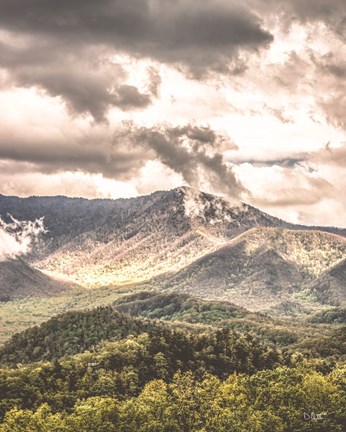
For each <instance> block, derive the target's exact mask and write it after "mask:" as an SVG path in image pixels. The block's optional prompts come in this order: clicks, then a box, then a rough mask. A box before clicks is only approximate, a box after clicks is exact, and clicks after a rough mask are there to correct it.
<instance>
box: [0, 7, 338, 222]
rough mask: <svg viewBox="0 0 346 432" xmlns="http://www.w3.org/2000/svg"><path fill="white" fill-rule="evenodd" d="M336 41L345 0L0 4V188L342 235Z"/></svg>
mask: <svg viewBox="0 0 346 432" xmlns="http://www.w3.org/2000/svg"><path fill="white" fill-rule="evenodd" d="M345 42H346V2H345V0H314V1H302V0H285V1H284V0H275V1H274V0H243V1H242V2H239V1H235V0H203V1H201V0H199V1H197V0H184V1H183V0H127V1H126V2H125V1H123V0H98V1H94V0H73V1H69V0H50V1H47V0H25V2H23V1H22V0H1V2H0V193H1V194H4V195H17V196H23V197H25V196H30V195H67V196H82V197H86V198H95V197H105V198H118V197H131V196H137V195H143V194H148V193H151V192H153V191H155V190H163V189H171V188H174V187H178V186H180V185H189V186H191V187H194V188H196V189H200V190H203V191H206V192H210V193H215V194H221V195H223V196H224V197H225V198H227V199H229V200H230V201H231V202H234V203H237V202H240V201H245V202H247V203H249V204H252V205H254V206H256V207H258V208H260V209H261V210H264V211H266V212H268V213H270V214H273V215H275V216H278V217H281V218H283V219H286V220H288V221H291V222H297V223H304V224H316V225H334V226H341V227H346V218H345V214H346V194H345V190H346V169H345V167H346V137H345V133H346V110H345V106H346V45H345Z"/></svg>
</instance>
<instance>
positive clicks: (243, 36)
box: [0, 0, 273, 84]
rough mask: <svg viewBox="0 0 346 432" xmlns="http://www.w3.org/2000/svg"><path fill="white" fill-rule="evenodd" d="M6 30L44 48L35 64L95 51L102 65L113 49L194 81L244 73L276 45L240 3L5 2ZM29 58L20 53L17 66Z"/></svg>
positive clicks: (1, 18) (0, 7)
mask: <svg viewBox="0 0 346 432" xmlns="http://www.w3.org/2000/svg"><path fill="white" fill-rule="evenodd" d="M0 28H2V29H4V30H6V31H7V32H10V33H13V32H15V33H16V34H17V35H21V36H22V37H24V38H25V41H26V43H27V44H30V47H29V50H31V51H33V50H35V49H36V48H37V47H38V48H39V51H38V52H37V53H36V56H34V58H36V65H40V64H41V60H40V58H44V59H46V58H47V57H53V56H54V55H56V56H58V57H59V58H60V59H65V60H64V61H63V63H62V64H61V67H64V65H65V64H67V65H68V59H69V57H71V53H78V54H77V58H80V56H82V57H83V56H84V53H85V52H88V50H91V49H92V50H93V51H94V53H95V54H94V59H97V56H98V55H99V52H101V53H102V52H104V51H105V50H106V51H108V53H109V54H110V55H111V56H112V55H114V54H115V53H125V54H128V55H130V56H133V57H134V58H151V59H154V60H157V61H159V62H161V63H169V64H174V65H179V66H181V67H182V68H183V69H184V70H185V71H187V72H188V73H189V74H190V75H191V76H193V77H195V78H201V77H204V76H206V75H208V73H209V72H211V71H216V72H229V71H230V70H239V67H237V66H235V65H238V64H242V68H243V59H241V54H242V53H244V52H256V51H257V50H259V49H260V48H261V47H266V46H267V45H268V44H269V43H270V42H272V40H273V37H272V35H271V34H270V32H269V31H267V30H265V29H264V28H263V27H262V25H261V20H260V18H259V17H258V16H257V15H255V14H254V13H252V12H251V11H250V10H249V9H246V8H245V7H243V6H240V5H239V2H237V1H235V0H231V1H228V2H226V1H222V0H206V1H203V2H200V1H198V0H185V1H182V0H178V1H175V2H172V1H171V0H129V1H126V2H124V1H123V0H102V1H99V2H95V1H93V0H83V1H82V0H74V1H73V2H70V1H67V0H60V1H58V0H53V1H50V2H48V3H47V2H46V1H44V0H26V1H25V3H24V4H23V2H22V1H20V0H3V1H2V2H1V3H0ZM42 40H44V41H45V43H44V47H43V46H42V42H41V41H42ZM24 51H26V52H27V53H28V54H29V51H28V49H25V50H24ZM16 54H17V55H16ZM22 54H23V53H22ZM28 54H27V55H26V54H25V53H24V56H23V55H22V56H20V55H19V52H18V51H17V52H13V55H14V56H15V60H16V63H17V64H21V59H22V58H28V57H30V58H31V56H30V55H28ZM51 69H52V70H54V67H53V64H52V67H51ZM69 70H71V68H69ZM82 80H83V79H82ZM43 84H45V83H43Z"/></svg>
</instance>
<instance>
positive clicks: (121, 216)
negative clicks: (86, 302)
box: [37, 188, 287, 286]
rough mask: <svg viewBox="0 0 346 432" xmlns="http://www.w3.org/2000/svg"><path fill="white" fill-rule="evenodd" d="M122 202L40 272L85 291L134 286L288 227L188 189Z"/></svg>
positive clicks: (76, 235) (59, 251) (75, 236)
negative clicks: (250, 232)
mask: <svg viewBox="0 0 346 432" xmlns="http://www.w3.org/2000/svg"><path fill="white" fill-rule="evenodd" d="M125 201H126V200H124V203H123V202H121V203H120V204H121V206H122V207H119V208H118V209H117V210H116V211H115V212H114V213H112V214H111V215H109V216H108V217H107V218H106V220H104V219H102V222H101V223H100V225H99V226H98V227H96V228H95V229H92V230H89V231H84V232H83V233H78V232H73V231H72V232H71V233H70V234H69V235H70V241H68V242H67V241H66V238H65V239H64V241H65V243H64V244H63V245H62V246H61V247H60V248H59V249H57V250H56V251H53V253H51V254H48V256H47V257H46V258H45V259H42V260H40V262H38V263H37V265H38V266H39V268H42V269H44V270H49V271H51V272H55V273H57V274H60V275H64V276H66V275H67V276H69V277H70V278H71V280H74V281H76V282H78V283H80V284H83V285H87V286H95V285H98V286H99V285H107V284H124V283H128V282H136V281H141V280H146V279H149V278H151V277H153V276H157V275H159V274H163V273H166V272H167V271H178V270H180V269H182V268H183V267H185V266H186V265H188V264H190V263H192V262H193V261H195V260H196V259H198V258H200V257H202V256H203V255H205V254H207V253H210V252H212V251H214V250H217V249H218V248H219V247H220V245H222V244H226V243H227V242H228V241H229V239H231V238H234V237H236V236H237V235H239V234H241V233H242V232H244V231H246V230H247V229H249V228H252V227H254V226H258V225H261V226H286V225H287V224H286V223H285V222H283V221H280V220H279V219H276V218H273V217H271V216H269V215H266V214H265V213H262V212H260V211H259V210H257V209H254V208H252V207H250V206H247V205H246V204H242V205H240V206H238V207H232V206H231V205H230V204H229V203H228V202H226V201H224V200H223V199H221V198H218V197H214V196H212V195H208V194H204V193H199V192H195V191H192V190H191V189H188V188H178V189H175V190H173V191H169V192H157V193H155V194H152V195H150V196H148V197H143V198H140V199H134V200H129V202H125ZM114 203H116V201H114ZM107 205H108V204H107ZM48 229H49V226H48ZM86 229H89V228H86Z"/></svg>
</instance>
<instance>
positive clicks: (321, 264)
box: [160, 227, 346, 310]
mask: <svg viewBox="0 0 346 432" xmlns="http://www.w3.org/2000/svg"><path fill="white" fill-rule="evenodd" d="M345 254H346V239H345V238H344V237H341V236H336V235H335V234H329V233H325V232H320V231H300V230H287V229H282V228H264V227H257V228H253V229H251V230H248V231H246V232H245V233H244V234H242V235H240V236H238V237H237V238H235V239H233V240H231V241H229V242H228V244H227V245H226V246H222V247H221V248H219V249H218V250H217V251H214V252H212V253H210V254H207V255H205V256H203V257H202V258H200V259H198V260H196V261H195V262H193V263H192V264H190V265H189V266H187V267H186V268H184V269H183V270H181V271H179V272H177V273H175V274H174V275H171V276H168V277H166V278H165V279H163V280H162V281H160V286H161V288H162V289H164V290H173V291H178V292H183V293H188V294H191V295H194V296H199V297H202V298H207V299H212V300H228V301H232V302H233V303H235V304H237V305H239V306H243V307H246V308H248V309H250V310H268V308H271V307H277V306H278V305H279V304H281V303H287V302H292V301H293V302H296V299H299V298H304V296H305V297H306V296H308V295H313V294H315V291H316V289H317V288H316V287H320V291H321V292H324V291H326V289H325V288H322V281H325V284H327V285H328V284H329V285H330V284H331V282H333V283H334V285H335V287H334V288H330V289H331V290H332V289H333V290H334V291H335V290H338V296H339V298H341V299H345V297H344V296H345V291H346V290H345V283H344V279H342V276H344V273H343V271H344V267H345V264H344V261H342V263H340V264H339V265H337V266H336V267H335V268H333V269H332V270H330V271H331V272H332V275H334V276H333V278H327V276H326V275H325V274H324V272H327V274H328V269H329V268H330V266H331V265H333V264H334V263H338V262H339V261H340V260H341V259H342V257H343V256H345ZM314 284H315V285H314ZM329 285H328V286H329ZM334 285H333V286H334ZM336 286H337V287H336ZM314 287H315V288H314ZM318 300H319V301H320V302H321V303H322V304H333V302H332V301H331V298H329V296H328V294H327V292H326V295H325V296H323V295H322V294H321V295H320V296H319V297H318Z"/></svg>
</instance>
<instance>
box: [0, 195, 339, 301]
mask: <svg viewBox="0 0 346 432" xmlns="http://www.w3.org/2000/svg"><path fill="white" fill-rule="evenodd" d="M7 212H9V213H12V214H13V216H14V217H16V218H18V219H35V218H37V217H42V216H44V217H45V220H44V221H45V225H46V227H47V229H48V233H47V234H46V235H45V237H44V239H43V241H42V242H41V244H40V247H39V248H36V250H35V251H34V252H33V253H32V254H31V256H28V257H27V258H28V259H29V260H30V262H31V263H33V264H34V266H35V267H37V268H39V269H41V270H43V271H47V272H49V273H52V274H55V275H57V276H58V277H63V278H66V277H67V278H69V280H71V281H73V282H77V283H78V284H80V285H83V286H86V287H97V286H114V285H124V284H129V283H130V284H131V283H138V282H141V281H146V280H151V279H153V278H154V279H155V280H157V278H158V277H159V278H163V279H164V280H166V281H167V283H164V288H167V287H169V285H171V286H173V287H175V286H176V287H177V288H178V289H181V288H183V291H187V292H192V293H193V294H194V295H202V296H204V297H205V296H206V297H208V298H209V297H210V298H213V299H227V300H230V301H235V300H237V298H238V297H239V296H240V297H239V298H238V300H237V301H238V304H241V305H245V306H246V307H247V306H249V304H250V307H252V306H251V305H258V303H263V305H261V307H262V306H263V307H264V303H265V302H266V301H267V302H269V303H268V304H267V305H266V307H267V308H270V307H276V306H277V305H278V304H279V303H280V302H281V303H283V304H288V303H287V302H289V301H291V300H292V299H291V295H292V294H293V293H298V295H299V293H300V292H301V290H302V287H303V286H306V284H310V283H312V282H313V281H314V280H315V279H316V278H318V277H320V276H321V275H322V274H323V272H325V271H327V270H328V269H329V268H331V267H332V266H334V265H335V264H337V263H338V262H339V261H340V260H342V259H343V258H344V257H345V256H346V255H345V253H346V249H345V242H346V238H345V237H343V236H341V235H336V234H332V233H329V232H327V231H335V232H338V233H339V234H344V233H345V234H346V231H345V230H344V231H343V230H336V229H332V228H323V230H324V231H321V230H317V229H313V228H312V227H301V226H295V225H292V224H289V223H286V222H284V221H282V220H280V219H277V218H274V217H272V216H270V215H267V214H266V213H263V212H261V211H260V210H258V209H255V208H254V207H251V206H249V205H246V204H240V205H237V206H234V205H232V204H230V203H229V202H227V201H225V200H224V199H222V198H220V197H215V196H213V195H210V194H206V193H203V192H198V191H195V190H192V189H190V188H186V187H181V188H177V189H174V190H171V191H166V192H155V193H153V194H151V195H148V196H144V197H138V198H131V199H120V200H91V201H88V200H84V199H80V198H78V199H70V198H64V197H52V198H37V197H32V198H28V199H19V198H15V197H3V196H0V214H2V215H4V214H6V213H7ZM189 266H191V267H189ZM328 280H332V279H328ZM161 285H162V284H161V282H160V287H161ZM237 296H238V297H237ZM258 296H261V297H260V299H259V300H258V299H257V297H258ZM246 298H248V301H246ZM321 298H322V297H321ZM321 301H324V300H321ZM278 302H279V303H278Z"/></svg>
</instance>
